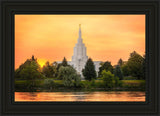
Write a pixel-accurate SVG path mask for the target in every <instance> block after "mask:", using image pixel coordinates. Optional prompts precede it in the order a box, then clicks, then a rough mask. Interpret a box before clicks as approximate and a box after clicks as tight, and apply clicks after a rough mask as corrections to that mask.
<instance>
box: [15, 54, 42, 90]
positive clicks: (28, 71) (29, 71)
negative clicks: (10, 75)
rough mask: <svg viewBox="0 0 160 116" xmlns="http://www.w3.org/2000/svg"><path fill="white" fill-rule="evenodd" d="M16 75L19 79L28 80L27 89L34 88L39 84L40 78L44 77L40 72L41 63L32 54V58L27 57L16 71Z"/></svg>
mask: <svg viewBox="0 0 160 116" xmlns="http://www.w3.org/2000/svg"><path fill="white" fill-rule="evenodd" d="M15 77H16V78H17V77H18V79H23V80H26V85H25V86H26V89H29V90H34V88H35V87H36V86H37V84H38V81H37V80H39V79H42V78H44V77H43V75H42V74H41V72H40V65H39V64H38V62H37V59H35V58H34V56H32V58H31V59H27V60H26V61H25V62H24V63H23V64H22V65H20V66H19V68H18V69H17V70H16V71H15Z"/></svg>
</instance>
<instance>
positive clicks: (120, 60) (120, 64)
mask: <svg viewBox="0 0 160 116" xmlns="http://www.w3.org/2000/svg"><path fill="white" fill-rule="evenodd" d="M123 63H124V62H123V60H122V59H121V58H120V59H119V61H118V64H117V65H119V66H120V67H121V66H122V65H123Z"/></svg>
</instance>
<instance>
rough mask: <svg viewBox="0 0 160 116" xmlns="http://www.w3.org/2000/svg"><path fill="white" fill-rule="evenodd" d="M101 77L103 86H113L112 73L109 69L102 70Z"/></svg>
mask: <svg viewBox="0 0 160 116" xmlns="http://www.w3.org/2000/svg"><path fill="white" fill-rule="evenodd" d="M102 79H103V83H104V86H105V87H107V88H112V87H113V86H114V83H113V80H114V75H113V74H112V73H111V72H110V71H106V70H103V71H102Z"/></svg>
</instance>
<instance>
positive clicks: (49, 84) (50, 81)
mask: <svg viewBox="0 0 160 116" xmlns="http://www.w3.org/2000/svg"><path fill="white" fill-rule="evenodd" d="M44 87H45V88H47V89H50V90H51V89H52V88H53V87H54V81H53V79H45V80H44Z"/></svg>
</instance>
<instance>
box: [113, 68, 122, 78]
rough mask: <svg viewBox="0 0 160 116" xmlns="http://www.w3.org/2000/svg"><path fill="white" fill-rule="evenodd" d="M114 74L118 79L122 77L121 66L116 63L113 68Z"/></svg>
mask: <svg viewBox="0 0 160 116" xmlns="http://www.w3.org/2000/svg"><path fill="white" fill-rule="evenodd" d="M114 76H115V77H119V79H120V80H122V79H123V74H122V70H121V67H120V66H119V65H116V67H115V69H114Z"/></svg>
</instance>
